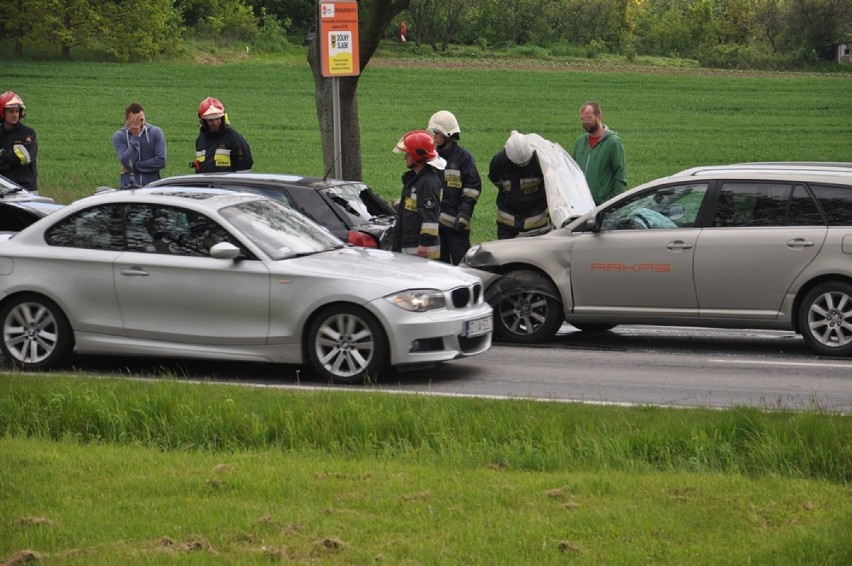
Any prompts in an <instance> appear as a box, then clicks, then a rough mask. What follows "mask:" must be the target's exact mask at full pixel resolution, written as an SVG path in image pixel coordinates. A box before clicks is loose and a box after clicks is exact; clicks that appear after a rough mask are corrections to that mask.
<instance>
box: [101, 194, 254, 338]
mask: <svg viewBox="0 0 852 566" xmlns="http://www.w3.org/2000/svg"><path fill="white" fill-rule="evenodd" d="M126 231H127V251H126V252H125V253H124V254H122V255H121V256H119V257H118V258H117V259H116V261H115V265H114V278H115V289H116V294H117V296H118V301H119V305H120V308H121V315H122V317H123V320H124V325H125V329H126V332H127V336H128V337H131V338H140V339H147V340H157V341H165V342H181V343H189V344H206V345H230V346H239V345H250V344H263V343H265V342H266V340H267V337H268V334H269V285H270V276H269V272H268V270H267V268H266V267H265V266H264V264H263V263H262V262H261V261H258V260H254V259H245V260H240V261H234V260H223V259H215V258H212V257H210V255H209V247H210V246H212V245H213V244H215V243H219V242H221V241H231V242H232V243H235V244H238V242H237V241H236V240H235V239H233V237H231V236H230V234H228V232H227V231H226V230H225V229H224V228H222V227H221V226H219V225H218V224H217V223H216V222H215V221H213V220H212V219H210V218H208V217H206V216H203V215H201V214H199V213H197V212H194V211H191V210H185V209H181V208H175V207H166V206H158V205H151V204H134V205H130V206H128V207H127V209H126Z"/></svg>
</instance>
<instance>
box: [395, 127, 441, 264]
mask: <svg viewBox="0 0 852 566" xmlns="http://www.w3.org/2000/svg"><path fill="white" fill-rule="evenodd" d="M393 150H394V152H396V153H402V154H404V156H405V166H406V167H408V169H409V171H406V172H405V174H404V175H403V176H402V185H403V188H402V197H401V198H400V202H399V210H398V211H397V215H398V219H397V223H396V230H395V231H394V241H393V251H395V252H402V253H404V254H408V255H418V256H420V257H425V258H428V259H439V258H440V257H441V242H440V239H439V238H438V217H439V216H440V213H441V186H442V184H443V180H442V179H441V171H442V170H443V169H444V166H445V165H446V162H445V161H444V160H443V159H442V158H441V157H440V156H439V155H438V151H437V150H436V149H435V140H434V138H433V137H432V134H430V133H429V132H427V131H426V130H414V131H411V132H408V133H407V134H405V135H404V136H403V137H402V139H401V140H399V143H397V144H396V147H394V149H393Z"/></svg>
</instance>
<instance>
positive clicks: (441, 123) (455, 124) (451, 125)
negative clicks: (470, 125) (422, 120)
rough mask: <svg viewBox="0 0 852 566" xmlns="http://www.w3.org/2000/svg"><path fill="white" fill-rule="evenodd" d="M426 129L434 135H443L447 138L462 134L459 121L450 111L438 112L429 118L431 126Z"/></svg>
mask: <svg viewBox="0 0 852 566" xmlns="http://www.w3.org/2000/svg"><path fill="white" fill-rule="evenodd" d="M426 129H427V130H429V131H430V132H432V133H439V134H443V136H444V137H445V138H450V137H452V136H453V135H454V134H460V133H461V128H459V121H458V120H456V117H455V116H453V113H452V112H450V111H448V110H438V111H437V112H435V113H434V114H432V117H431V118H429V125H428V126H426Z"/></svg>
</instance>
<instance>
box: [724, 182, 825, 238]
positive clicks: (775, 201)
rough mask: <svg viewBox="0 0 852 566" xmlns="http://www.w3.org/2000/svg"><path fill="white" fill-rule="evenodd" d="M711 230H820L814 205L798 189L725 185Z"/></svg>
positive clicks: (782, 185)
mask: <svg viewBox="0 0 852 566" xmlns="http://www.w3.org/2000/svg"><path fill="white" fill-rule="evenodd" d="M713 225H714V226H719V227H726V226H727V227H742V226H751V227H760V226H764V227H766V226H823V225H825V222H824V220H823V218H822V215H821V214H820V211H819V208H817V205H816V203H815V202H814V200H813V199H812V198H811V196H810V195H809V194H808V191H807V190H806V189H805V187H804V186H802V185H794V184H792V183H756V182H747V183H740V182H737V183H725V184H723V185H722V190H721V191H720V192H719V200H718V203H717V204H716V212H715V214H714V221H713Z"/></svg>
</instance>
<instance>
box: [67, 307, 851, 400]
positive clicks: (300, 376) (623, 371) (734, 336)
mask: <svg viewBox="0 0 852 566" xmlns="http://www.w3.org/2000/svg"><path fill="white" fill-rule="evenodd" d="M75 365H76V366H77V367H78V368H79V369H80V370H83V371H91V372H100V371H108V372H121V373H122V374H124V375H132V376H137V377H152V376H154V377H156V376H162V375H169V376H175V377H179V378H186V379H193V380H196V379H198V380H214V381H222V382H238V383H243V384H251V385H256V386H264V387H282V388H293V387H304V388H310V389H317V388H323V387H326V384H325V383H324V382H322V381H320V380H318V379H316V378H313V377H311V376H310V375H309V373H308V370H306V369H305V368H300V367H298V366H279V365H273V364H245V363H222V362H215V363H214V362H188V361H181V362H164V361H163V360H156V361H153V360H143V359H127V358H105V357H78V358H77V359H76V360H75ZM338 388H339V387H338ZM353 389H354V390H358V391H371V390H382V391H393V392H402V393H430V394H441V395H464V396H477V397H493V398H504V397H507V398H534V399H543V400H558V401H565V402H585V403H607V404H640V405H641V404H648V405H661V406H672V407H718V408H721V407H729V406H732V405H743V406H754V407H762V408H768V409H774V408H787V409H804V408H814V407H816V408H820V409H822V410H827V411H832V412H843V413H852V358H840V359H837V358H826V357H819V356H816V355H814V354H813V353H812V352H811V351H810V350H809V349H808V348H807V346H805V344H804V342H803V341H802V339H801V338H800V337H798V336H796V335H795V334H793V333H790V332H775V331H730V330H712V329H704V328H702V329H699V328H682V329H679V328H663V327H653V326H638V327H619V328H616V329H614V330H613V331H611V332H606V333H601V334H589V333H583V332H578V331H576V330H574V329H573V328H572V327H570V326H569V325H567V324H566V325H564V326H563V327H562V330H561V331H560V333H559V334H558V335H557V337H556V338H555V339H554V340H553V341H552V342H550V343H548V344H544V345H538V346H534V347H520V346H510V345H505V344H495V345H494V347H493V348H492V349H491V350H490V351H488V352H487V353H485V354H483V355H481V356H477V357H474V358H469V359H465V360H456V361H453V362H449V363H445V364H441V365H438V366H437V367H435V368H433V369H427V370H419V371H412V372H396V373H392V374H391V375H389V376H387V377H386V378H385V379H384V380H382V381H381V382H379V383H377V384H375V385H370V386H359V387H354V388H353Z"/></svg>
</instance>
